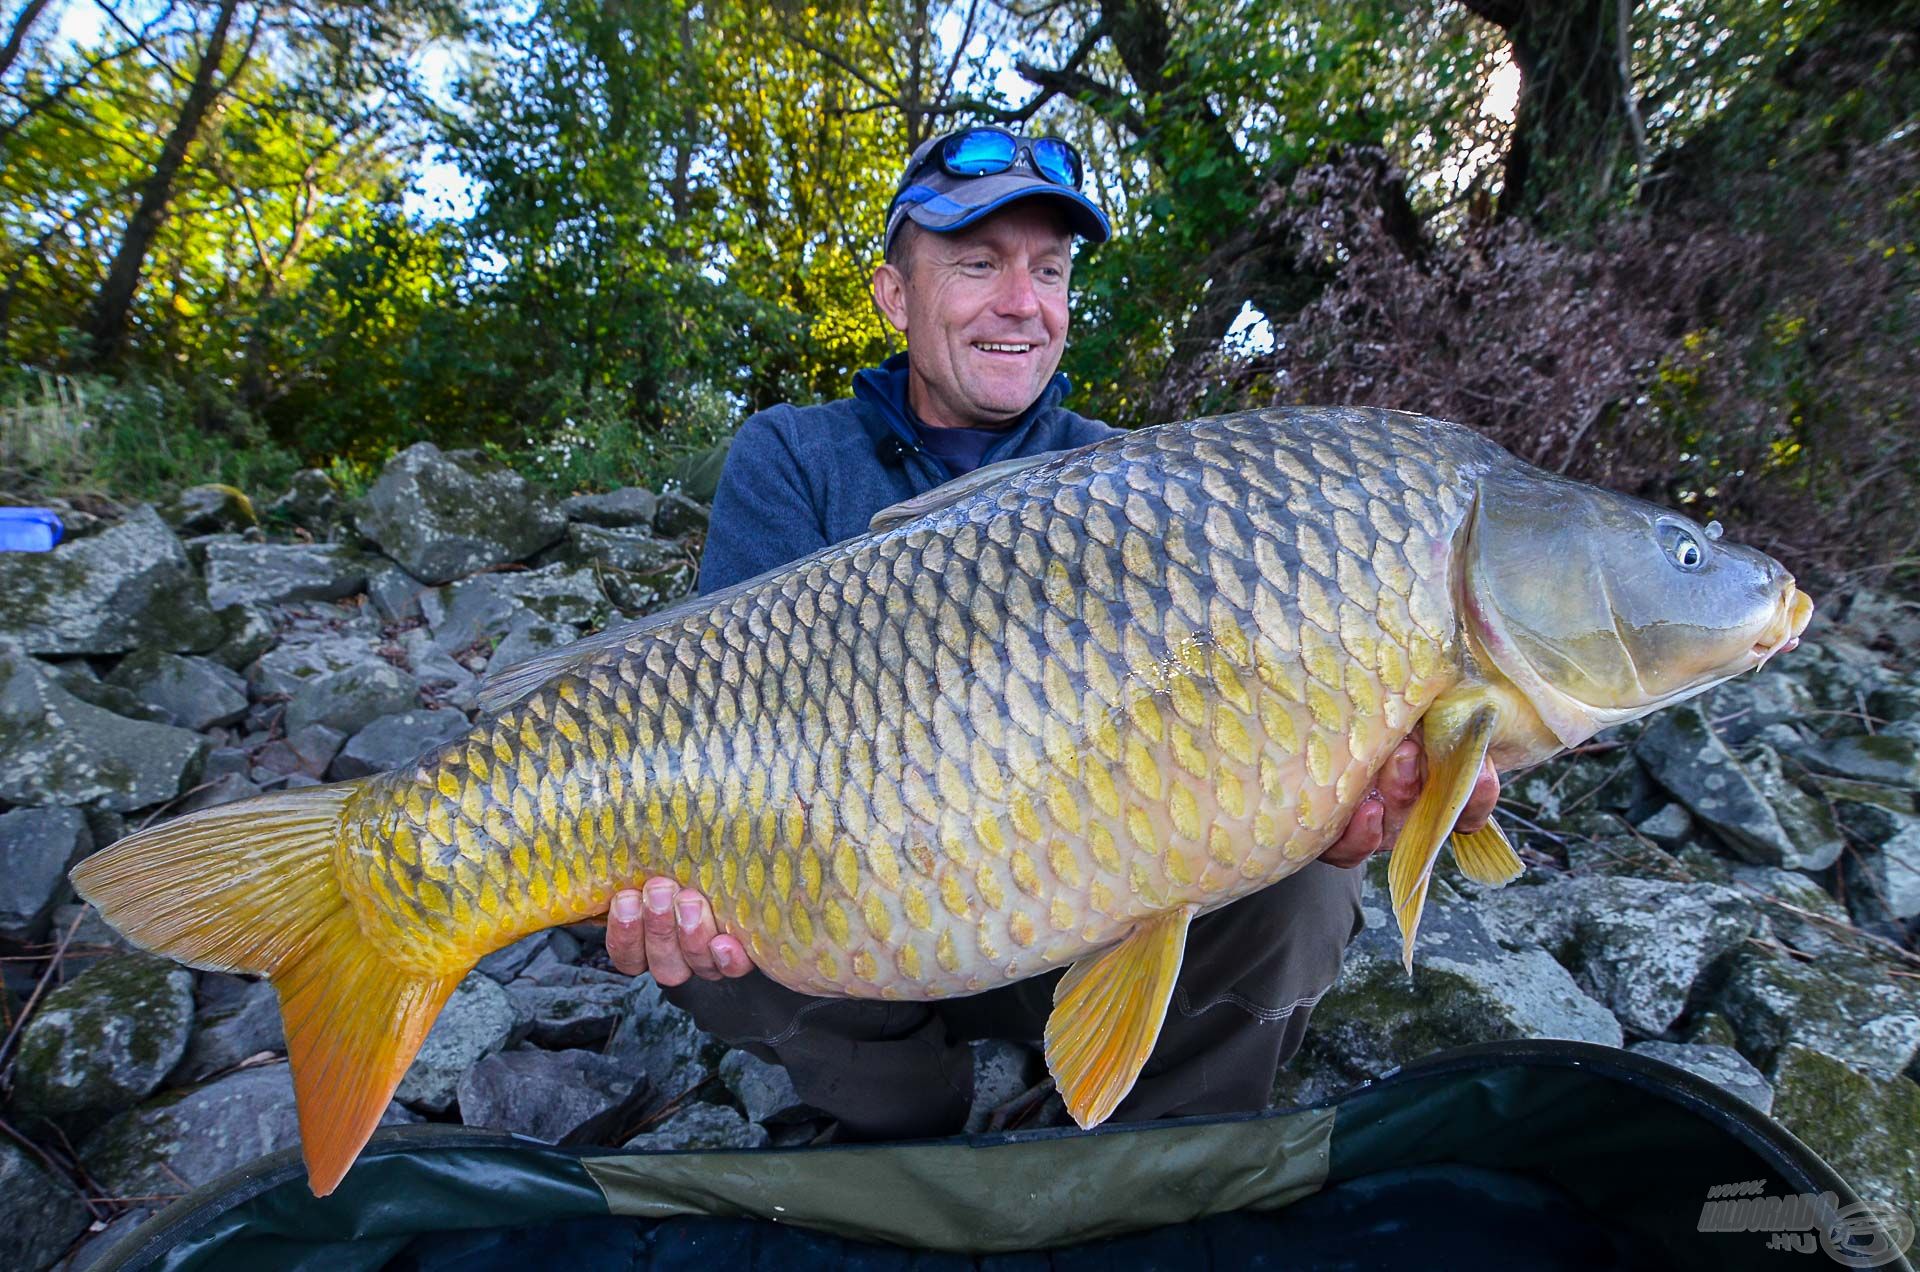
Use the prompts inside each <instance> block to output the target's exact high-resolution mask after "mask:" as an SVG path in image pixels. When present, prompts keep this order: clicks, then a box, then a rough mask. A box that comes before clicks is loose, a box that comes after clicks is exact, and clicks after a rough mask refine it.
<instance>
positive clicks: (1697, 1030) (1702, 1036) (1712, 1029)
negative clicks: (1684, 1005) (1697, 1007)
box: [1687, 1011, 1740, 1051]
mask: <svg viewBox="0 0 1920 1272" xmlns="http://www.w3.org/2000/svg"><path fill="white" fill-rule="evenodd" d="M1687 1041H1688V1042H1690V1043H1692V1044H1694V1045H1695V1046H1699V1047H1725V1048H1727V1049H1728V1050H1731V1051H1737V1050H1739V1048H1740V1035H1739V1034H1737V1033H1735V1032H1734V1029H1733V1023H1732V1022H1731V1021H1729V1020H1728V1019H1727V1018H1726V1017H1725V1016H1722V1015H1721V1014H1720V1013H1719V1012H1717V1011H1703V1012H1701V1013H1700V1014H1699V1015H1698V1016H1696V1017H1695V1018H1694V1021H1693V1023H1692V1024H1691V1025H1690V1026H1688V1028H1687Z"/></svg>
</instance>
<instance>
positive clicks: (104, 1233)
mask: <svg viewBox="0 0 1920 1272" xmlns="http://www.w3.org/2000/svg"><path fill="white" fill-rule="evenodd" d="M159 1210H160V1208H159V1206H158V1205H156V1204H154V1203H150V1202H149V1203H146V1204H142V1205H135V1206H133V1207H132V1208H131V1209H128V1210H123V1211H121V1212H120V1213H119V1214H117V1215H115V1216H114V1217H113V1218H112V1219H109V1220H108V1221H107V1224H106V1226H105V1227H104V1228H102V1229H100V1231H98V1232H95V1233H92V1234H91V1235H90V1236H88V1237H87V1239H86V1240H85V1241H83V1242H81V1243H80V1246H79V1248H78V1249H76V1250H75V1251H74V1252H73V1254H72V1256H71V1257H70V1258H69V1259H68V1260H67V1261H66V1263H64V1264H62V1265H61V1266H60V1268H59V1269H58V1272H87V1269H89V1268H92V1267H95V1266H97V1265H98V1264H99V1263H100V1262H101V1261H102V1260H103V1259H105V1258H106V1256H107V1255H108V1254H109V1253H111V1252H112V1250H113V1248H114V1247H115V1246H117V1245H119V1244H120V1242H121V1240H122V1239H124V1238H125V1237H126V1236H127V1235H128V1234H130V1233H131V1232H132V1231H133V1230H134V1229H135V1228H138V1227H139V1226H140V1225H141V1224H143V1223H145V1222H146V1221H147V1220H149V1219H151V1218H153V1217H154V1215H156V1214H158V1213H159ZM50 1272H51V1270H50Z"/></svg>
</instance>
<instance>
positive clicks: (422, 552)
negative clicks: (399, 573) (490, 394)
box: [353, 442, 567, 583]
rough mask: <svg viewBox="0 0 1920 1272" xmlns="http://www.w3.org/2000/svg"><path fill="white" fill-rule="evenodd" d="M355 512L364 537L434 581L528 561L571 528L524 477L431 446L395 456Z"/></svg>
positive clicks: (425, 444)
mask: <svg viewBox="0 0 1920 1272" xmlns="http://www.w3.org/2000/svg"><path fill="white" fill-rule="evenodd" d="M353 515H354V522H355V524H356V526H357V527H358V528H359V530H360V532H361V533H362V534H364V535H366V536H367V537H368V538H370V539H372V540H373V541H374V542H375V543H378V544H379V545H380V547H381V548H382V549H383V550H384V551H385V552H386V554H387V555H388V556H390V557H392V558H393V559H394V560H395V561H398V562H399V563H400V564H401V566H403V567H404V568H405V569H406V570H407V571H408V572H409V573H411V574H413V575H415V576H416V577H419V578H422V579H425V580H427V581H428V582H431V583H447V582H450V581H452V580H454V579H457V578H461V577H463V576H465V575H469V574H473V573H474V572H476V571H479V570H484V569H486V568H488V567H489V566H495V565H506V564H509V563H511V562H514V561H519V560H523V559H524V558H526V557H530V556H532V555H533V554H534V553H536V552H538V551H539V550H540V549H542V548H544V547H546V546H547V545H548V544H550V543H553V542H556V541H557V540H558V539H559V538H560V536H561V535H563V534H565V533H566V529H567V519H566V515H565V514H564V513H563V512H561V510H560V509H559V508H558V507H556V506H555V505H554V504H552V503H551V502H550V501H548V500H547V499H545V498H543V497H541V496H540V495H538V494H536V493H535V492H534V491H533V489H532V488H531V487H529V486H528V485H527V483H526V480H525V479H524V478H522V477H521V476H520V475H519V474H517V473H514V472H512V471H510V470H508V469H506V468H504V467H501V466H498V465H493V464H490V463H488V462H487V461H485V460H484V459H482V458H481V457H479V456H478V455H475V454H473V453H471V452H463V453H460V454H456V455H449V454H443V453H442V452H441V450H440V448H439V447H437V446H435V445H434V444H433V443H431V442H420V443H418V444H416V445H414V446H411V447H408V448H407V449H406V450H404V451H402V452H401V453H400V454H399V455H397V456H396V457H394V459H393V460H392V461H391V462H389V463H388V464H387V466H386V467H385V468H384V469H383V470H381V473H380V477H379V479H378V480H377V481H375V482H374V484H373V487H372V489H370V490H369V491H368V492H367V494H366V497H365V498H364V499H362V500H360V501H359V502H358V504H357V505H356V506H355V508H354V510H353Z"/></svg>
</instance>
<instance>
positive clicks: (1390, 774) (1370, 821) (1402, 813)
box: [1320, 738, 1500, 866]
mask: <svg viewBox="0 0 1920 1272" xmlns="http://www.w3.org/2000/svg"><path fill="white" fill-rule="evenodd" d="M1425 769H1426V756H1425V754H1424V753H1423V752H1422V751H1421V750H1420V744H1419V743H1418V742H1415V741H1414V740H1413V739H1412V738H1408V739H1407V740H1406V741H1404V742H1402V743H1401V744H1400V745H1399V746H1397V747H1395V748H1393V754H1392V755H1390V756H1388V757H1387V762H1386V764H1385V765H1384V766H1383V767H1382V768H1381V769H1380V784H1379V785H1378V786H1377V787H1376V788H1374V790H1373V792H1372V793H1371V794H1370V795H1368V796H1367V797H1366V799H1364V800H1362V801H1361V802H1360V807H1359V809H1358V810H1356V811H1355V813H1354V814H1353V820H1352V821H1350V822H1348V823H1347V828H1346V830H1345V831H1343V832H1342V833H1341V835H1340V838H1338V839H1336V840H1335V841H1334V842H1333V846H1332V847H1331V848H1329V849H1327V850H1326V851H1325V852H1323V853H1321V854H1320V860H1322V861H1324V862H1326V863H1327V864H1328V865H1331V866H1357V865H1359V864H1360V863H1362V862H1364V861H1365V860H1366V859H1367V858H1368V857H1371V856H1373V854H1374V853H1376V852H1379V851H1380V850H1381V849H1382V848H1384V847H1387V846H1389V845H1391V844H1392V843H1393V841H1394V838H1395V837H1396V836H1397V835H1399V833H1400V827H1401V826H1402V825H1403V824H1404V823H1405V822H1406V820H1407V816H1408V814H1410V813H1412V812H1413V801H1414V800H1416V799H1418V798H1419V796H1420V787H1421V784H1422V783H1423V782H1424V781H1425V772H1424V770H1425ZM1499 802H1500V776H1499V774H1497V773H1495V772H1494V771H1493V766H1492V765H1491V764H1482V765H1481V766H1480V776H1479V777H1477V778H1475V779H1474V780H1473V793H1472V794H1471V795H1468V796H1467V806H1466V807H1465V808H1463V809H1461V810H1460V820H1459V821H1458V822H1457V823H1455V825H1454V829H1455V830H1458V831H1461V832H1464V833H1467V834H1471V833H1472V832H1474V831H1476V830H1479V829H1480V828H1481V827H1482V826H1484V825H1486V824H1487V818H1489V817H1491V816H1493V806H1494V805H1495V804H1497V803H1499Z"/></svg>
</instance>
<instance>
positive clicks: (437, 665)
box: [400, 627, 480, 712]
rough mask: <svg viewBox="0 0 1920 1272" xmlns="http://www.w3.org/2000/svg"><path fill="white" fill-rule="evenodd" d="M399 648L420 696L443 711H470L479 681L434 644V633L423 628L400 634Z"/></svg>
mask: <svg viewBox="0 0 1920 1272" xmlns="http://www.w3.org/2000/svg"><path fill="white" fill-rule="evenodd" d="M400 648H401V650H402V652H403V655H404V657H405V659H406V664H407V668H408V673H409V674H410V675H411V676H412V677H413V678H414V680H415V681H416V682H417V683H418V684H419V685H420V692H421V695H422V696H423V697H424V698H425V699H426V700H427V701H428V702H430V703H438V704H440V706H441V708H442V709H447V708H451V709H452V710H454V711H461V712H465V711H471V710H472V709H473V706H474V702H475V699H476V696H477V695H476V690H477V688H478V686H479V684H480V678H479V677H478V676H476V675H474V674H473V672H471V671H469V670H467V668H466V667H464V666H462V665H461V664H460V663H459V662H456V661H455V660H454V659H453V657H452V656H451V655H449V654H448V653H447V652H446V651H445V650H444V649H441V648H440V647H439V646H438V645H436V644H434V643H433V634H432V633H431V632H429V631H428V630H427V629H426V628H424V627H416V628H414V629H413V630H411V631H408V632H403V633H401V636H400Z"/></svg>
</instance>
